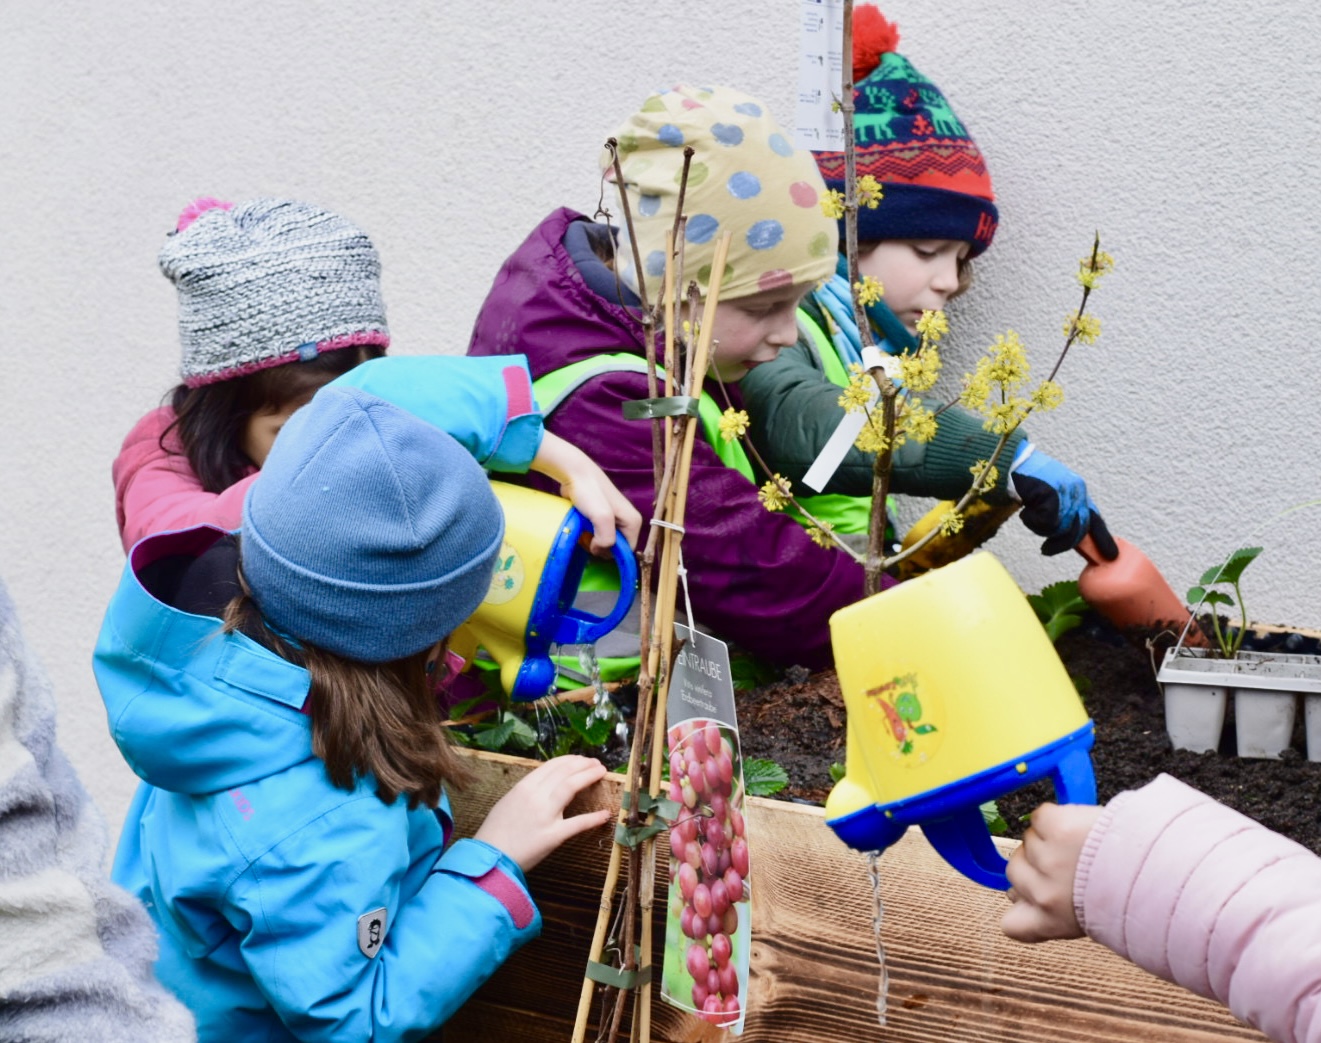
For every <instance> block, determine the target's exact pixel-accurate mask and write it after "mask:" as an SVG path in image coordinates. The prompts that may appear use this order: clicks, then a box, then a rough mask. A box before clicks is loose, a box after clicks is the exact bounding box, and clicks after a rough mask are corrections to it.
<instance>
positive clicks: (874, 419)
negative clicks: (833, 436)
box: [853, 413, 902, 453]
mask: <svg viewBox="0 0 1321 1043" xmlns="http://www.w3.org/2000/svg"><path fill="white" fill-rule="evenodd" d="M881 424H882V421H881V416H880V414H879V413H872V414H871V415H869V416H868V417H867V423H866V424H865V425H863V428H862V430H861V431H860V432H859V433H858V437H857V438H855V439H854V440H853V444H854V445H855V446H857V447H858V448H859V449H861V450H862V451H863V452H864V453H880V452H884V451H885V448H886V446H888V445H889V444H890V443H889V442H888V441H887V440H886V438H885V431H884V429H883V428H882V426H881ZM900 441H902V439H901V437H900V436H898V435H896V436H895V442H896V443H899V442H900Z"/></svg>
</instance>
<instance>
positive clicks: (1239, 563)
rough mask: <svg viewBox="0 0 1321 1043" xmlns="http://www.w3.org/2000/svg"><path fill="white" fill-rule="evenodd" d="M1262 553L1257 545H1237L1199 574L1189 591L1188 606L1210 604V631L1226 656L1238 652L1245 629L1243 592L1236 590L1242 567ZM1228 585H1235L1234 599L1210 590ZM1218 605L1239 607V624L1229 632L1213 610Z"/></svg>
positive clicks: (1245, 618) (1246, 621)
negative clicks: (1226, 555) (1219, 562)
mask: <svg viewBox="0 0 1321 1043" xmlns="http://www.w3.org/2000/svg"><path fill="white" fill-rule="evenodd" d="M1260 553H1261V548H1260V547H1240V548H1239V549H1238V550H1236V551H1234V553H1233V554H1231V555H1230V556H1229V557H1228V559H1226V561H1225V562H1224V564H1222V565H1217V566H1215V567H1214V568H1210V569H1207V570H1206V571H1205V572H1204V573H1202V578H1201V579H1200V580H1199V581H1198V584H1197V586H1195V587H1191V588H1189V590H1188V603H1189V604H1190V605H1194V606H1196V605H1209V606H1211V630H1212V632H1213V634H1214V636H1215V640H1216V646H1217V647H1218V648H1219V650H1220V654H1221V655H1223V656H1224V657H1225V658H1226V659H1233V658H1234V656H1236V655H1237V654H1238V650H1239V649H1240V648H1242V647H1243V637H1244V635H1245V634H1246V633H1247V629H1248V614H1247V610H1246V609H1245V608H1244V605H1243V591H1242V590H1240V589H1239V585H1238V584H1239V579H1240V578H1241V577H1242V575H1243V570H1244V569H1245V568H1247V567H1248V566H1249V565H1251V564H1252V562H1253V560H1254V559H1255V558H1256V557H1257V555H1258V554H1260ZM1221 585H1224V586H1230V587H1233V588H1234V596H1235V597H1237V598H1238V601H1237V602H1235V601H1234V598H1233V597H1231V596H1230V595H1229V594H1227V593H1225V592H1224V591H1223V590H1212V589H1210V588H1212V587H1215V586H1221ZM1217 605H1227V606H1229V607H1230V608H1234V607H1235V606H1236V605H1237V607H1238V610H1239V625H1238V626H1237V627H1236V628H1234V629H1233V630H1232V631H1231V630H1230V629H1229V628H1228V626H1226V627H1225V629H1223V630H1222V629H1221V627H1220V613H1219V612H1218V611H1217V610H1216V606H1217Z"/></svg>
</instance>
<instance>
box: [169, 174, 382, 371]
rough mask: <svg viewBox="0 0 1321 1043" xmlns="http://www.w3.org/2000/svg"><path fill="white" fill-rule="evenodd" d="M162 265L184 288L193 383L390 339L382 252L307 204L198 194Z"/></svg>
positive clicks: (183, 324)
mask: <svg viewBox="0 0 1321 1043" xmlns="http://www.w3.org/2000/svg"><path fill="white" fill-rule="evenodd" d="M159 261H160V267H161V271H162V272H164V273H165V274H166V276H168V277H169V279H170V281H171V282H173V283H174V285H175V287H176V288H177V289H178V291H179V338H180V340H181V342H182V346H183V361H182V365H181V367H180V375H181V377H182V379H183V382H184V383H185V384H187V385H188V386H189V387H198V386H200V385H202V384H212V383H215V382H216V381H219V380H227V379H229V378H230V377H238V376H243V375H244V374H247V373H252V372H255V371H256V370H259V369H266V368H267V367H270V366H278V365H281V364H283V363H286V362H299V361H308V360H310V359H313V358H316V356H317V355H318V354H320V353H321V352H323V351H333V350H335V349H337V348H348V347H354V346H356V345H370V344H375V345H380V346H381V347H385V346H387V345H388V344H389V343H390V332H389V329H388V328H387V326H386V324H385V303H384V302H383V301H382V299H381V262H380V258H379V257H378V256H377V254H376V248H375V247H374V246H372V243H371V240H370V239H368V238H367V236H366V234H365V233H364V232H363V231H362V230H361V229H359V228H358V227H356V226H355V225H353V224H351V223H350V222H348V221H346V220H345V219H344V218H342V217H340V216H339V215H338V214H334V213H331V212H330V211H329V210H323V209H321V208H320V207H317V206H313V205H311V204H310V203H299V202H295V201H293V200H288V199H254V200H252V201H250V202H247V203H238V204H234V203H225V202H221V201H220V200H216V199H199V200H197V201H196V202H194V203H192V204H190V205H189V206H188V208H187V209H185V210H184V212H183V213H182V214H181V215H180V217H179V222H178V227H177V229H176V230H175V232H174V233H172V234H171V235H170V237H169V239H168V240H166V243H165V246H164V247H162V249H161V252H160V257H159Z"/></svg>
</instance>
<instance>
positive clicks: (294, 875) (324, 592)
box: [94, 360, 610, 1043]
mask: <svg viewBox="0 0 1321 1043" xmlns="http://www.w3.org/2000/svg"><path fill="white" fill-rule="evenodd" d="M456 361H462V362H467V364H468V365H469V366H472V365H474V363H472V362H470V361H467V360H456ZM452 401H453V402H455V403H456V404H455V405H454V407H453V408H454V409H456V410H462V409H463V408H464V405H463V403H464V402H465V401H471V398H470V397H469V398H465V396H464V395H463V394H461V393H457V392H456V394H455V395H454V396H453V398H452ZM405 404H406V403H405ZM533 417H534V420H535V426H536V428H537V432H534V433H533V437H528V432H527V430H526V425H527V424H528V423H532V421H524V423H523V425H521V426H523V427H524V430H523V431H521V432H519V431H518V430H516V429H517V428H519V427H520V424H518V423H514V424H509V423H507V418H506V417H503V416H500V417H492V418H491V419H490V421H489V422H488V424H487V425H486V426H487V430H486V431H485V432H478V433H477V435H476V436H474V437H473V438H472V439H471V440H465V443H464V444H463V445H461V444H460V443H459V442H457V441H456V440H455V439H454V438H452V437H451V436H450V435H448V434H446V433H444V432H443V431H442V430H441V429H440V427H438V426H436V425H435V424H433V423H428V422H426V421H425V420H423V419H420V418H419V417H418V416H417V415H414V413H413V412H408V411H405V409H403V408H400V406H399V405H394V404H392V403H391V402H388V401H386V400H385V399H384V398H381V397H378V396H377V395H375V394H372V393H370V392H369V391H367V390H365V389H364V388H363V387H361V386H358V385H357V384H355V383H354V382H353V381H352V380H341V381H338V382H335V383H332V384H329V385H327V386H326V387H324V388H322V389H321V390H320V391H318V392H317V394H316V395H315V396H314V398H313V399H312V401H311V402H310V403H309V404H308V405H307V406H305V407H304V408H303V409H301V410H299V411H298V412H297V413H296V414H295V415H294V416H293V417H292V418H291V419H290V420H289V421H288V422H287V423H286V425H285V427H284V429H283V431H282V432H281V434H280V436H279V438H278V439H277V440H276V442H275V445H274V448H273V449H272V451H271V453H270V455H269V457H268V458H267V459H266V462H265V465H264V467H263V468H262V471H261V476H260V478H259V479H258V480H257V481H256V482H255V483H254V484H253V486H252V488H251V489H250V490H249V492H248V495H247V498H246V501H245V503H244V508H243V523H242V528H241V529H240V530H239V531H238V532H237V533H226V532H225V531H224V530H221V529H216V528H211V527H208V526H203V527H199V528H193V529H188V530H184V531H181V532H172V533H163V534H160V535H156V536H151V537H148V538H147V539H145V540H143V541H141V542H140V543H138V544H137V545H136V546H135V547H134V548H133V550H132V552H131V553H130V556H129V561H128V564H127V567H126V570H125V573H124V577H123V580H122V582H121V584H120V587H119V589H118V591H117V592H116V593H115V595H114V598H113V600H112V601H111V604H110V607H109V609H108V611H107V614H106V618H105V623H104V625H103V628H102V632H101V636H100V639H99V641H98V644H97V649H96V656H95V664H94V665H95V670H96V675H97V680H98V683H99V685H100V688H101V692H102V696H103V698H104V700H105V704H106V709H107V712H108V716H109V723H110V727H111V731H112V734H113V736H114V738H115V741H116V742H117V743H118V744H119V747H120V750H121V751H122V752H123V754H124V756H125V758H126V759H127V760H128V762H129V764H130V765H131V766H132V767H133V769H134V771H136V772H137V773H138V775H139V776H141V778H142V779H144V780H145V781H144V785H143V786H141V787H140V789H139V791H138V793H137V795H136V797H135V799H134V803H133V806H132V808H131V810H130V812H129V817H128V821H127V823H126V826H125V829H124V833H123V837H122V839H121V841H120V845H119V850H118V853H117V856H116V860H115V866H114V871H113V875H114V878H115V880H116V881H117V882H118V883H120V884H122V885H123V886H125V887H127V888H128V889H129V890H130V891H131V892H133V893H134V894H136V895H137V896H138V897H139V898H141V900H142V901H143V903H144V904H145V905H146V906H147V908H148V910H149V911H150V913H151V916H152V918H153V919H154V921H155V923H156V925H157V928H158V930H159V932H160V940H161V955H160V960H159V962H158V964H157V973H158V975H159V976H160V978H161V980H162V981H163V982H164V983H165V984H166V985H167V986H169V987H170V988H171V989H172V990H173V991H174V992H175V993H176V994H177V995H178V996H179V997H180V998H181V999H182V1000H183V1001H184V1002H185V1003H186V1004H187V1005H188V1006H189V1007H190V1008H191V1009H192V1010H193V1012H194V1014H195V1015H196V1018H197V1023H198V1030H199V1037H200V1038H201V1039H202V1040H204V1041H206V1040H214V1041H220V1040H224V1041H226V1043H228V1041H231V1040H239V1039H241V1040H263V1041H277V1040H279V1041H286V1040H367V1039H370V1040H373V1041H386V1040H417V1039H420V1038H422V1037H423V1036H425V1035H426V1034H427V1033H428V1032H430V1031H432V1030H434V1029H435V1028H436V1027H437V1026H439V1025H441V1024H442V1023H443V1022H444V1021H445V1020H446V1019H447V1018H448V1017H449V1016H450V1015H451V1014H452V1013H453V1012H454V1011H455V1010H456V1009H457V1008H458V1007H459V1006H460V1005H461V1004H462V1003H463V1002H464V1001H465V1000H466V999H467V998H468V996H469V995H470V994H471V993H472V992H473V990H474V989H476V988H477V987H478V986H479V985H480V984H481V983H482V982H483V981H484V980H485V979H486V978H487V977H488V976H489V975H490V974H491V973H492V972H493V971H494V970H495V969H496V968H497V967H499V966H500V964H501V963H502V962H503V961H504V960H505V959H506V958H507V957H508V956H509V955H510V953H512V952H513V951H514V950H515V949H516V948H518V947H519V946H520V945H522V944H523V943H524V942H526V941H528V940H529V939H530V938H532V937H534V936H535V935H536V934H537V933H538V930H539V928H540V922H541V921H540V915H539V913H538V912H537V908H536V906H535V904H534V903H533V901H532V898H531V896H530V895H529V893H528V890H527V885H526V882H525V880H524V876H523V873H524V871H525V870H527V869H528V868H530V867H531V866H533V865H535V864H536V863H537V862H539V861H540V860H541V859H542V858H543V857H545V856H546V854H548V853H549V852H550V851H552V850H553V849H554V848H555V847H557V846H558V845H559V844H561V843H562V842H564V841H565V840H566V839H568V838H569V837H571V836H574V835H576V834H578V833H581V832H583V831H585V830H588V829H591V828H593V827H596V826H600V825H603V824H604V823H605V822H606V821H607V819H608V818H609V816H610V813H609V811H608V810H600V811H595V812H591V813H587V814H581V815H573V816H566V814H565V809H566V807H567V806H568V804H569V802H570V801H571V800H572V799H573V798H574V796H575V795H576V794H578V793H579V792H581V791H582V790H583V789H584V788H585V787H587V786H589V785H591V784H592V783H594V782H596V781H597V780H598V779H600V778H601V776H602V775H603V774H604V772H605V769H604V767H603V766H602V765H601V764H600V763H598V762H596V761H594V760H591V759H588V758H584V757H562V758H558V759H556V760H552V761H549V762H547V763H546V764H544V765H542V766H541V767H540V768H538V769H537V770H536V771H534V772H532V773H531V774H530V775H528V776H527V777H526V779H525V780H524V781H523V782H521V783H519V784H518V785H517V786H515V787H514V788H513V789H512V790H510V792H509V793H508V794H507V795H506V796H505V797H504V798H503V799H501V800H500V801H499V802H498V803H497V804H496V805H495V806H494V807H493V808H492V809H491V811H490V813H489V814H488V816H487V817H486V819H485V821H484V822H483V824H482V826H481V827H480V829H478V831H477V833H476V835H475V836H474V837H473V838H472V839H469V840H459V841H457V842H455V843H452V844H451V843H449V840H450V836H449V834H450V832H451V828H452V819H451V816H450V811H449V805H448V802H447V800H446V796H445V787H446V786H447V785H449V784H453V783H462V782H463V781H464V779H465V775H466V773H465V770H464V767H463V765H462V763H461V762H460V761H459V760H458V758H456V756H455V754H454V752H453V749H452V747H451V746H450V745H449V743H448V742H447V739H446V734H445V729H444V727H443V725H442V714H441V712H440V710H439V709H438V706H437V700H436V697H435V691H434V687H435V681H436V680H437V678H438V677H439V676H440V675H441V674H442V673H443V667H440V666H438V664H442V663H443V662H444V650H445V638H446V636H447V635H448V634H449V633H450V632H451V631H452V630H453V629H454V628H455V627H456V626H457V625H458V624H459V623H461V622H462V621H463V620H464V619H466V618H467V617H468V616H469V615H470V614H471V613H472V612H473V610H474V609H475V608H476V606H477V605H478V604H479V603H480V602H481V600H482V599H483V597H484V596H485V594H486V592H487V589H488V585H489V583H490V578H491V572H492V566H493V563H494V561H495V558H496V554H497V552H498V550H499V548H500V545H501V540H502V537H503V531H504V523H503V517H502V514H501V511H500V507H499V505H498V503H497V501H496V499H495V497H494V495H493V494H492V492H491V489H490V485H489V483H488V481H487V478H486V475H485V474H484V472H483V470H482V468H481V466H479V465H478V464H477V463H476V462H475V460H474V459H473V456H474V455H477V456H480V457H481V458H482V459H483V460H484V461H485V462H486V463H487V465H488V466H495V467H497V468H503V469H511V470H519V469H526V467H527V466H528V464H529V462H530V457H531V455H532V454H533V453H534V452H535V450H536V448H537V445H538V441H539V439H538V438H537V437H535V434H536V433H539V425H540V418H539V417H536V416H535V414H533ZM459 426H462V425H459ZM469 433H471V432H469ZM502 446H503V450H502ZM510 446H513V447H514V449H513V450H512V452H513V454H514V456H515V457H521V458H511V457H510V456H509V455H508V454H509V453H510V452H511V450H510Z"/></svg>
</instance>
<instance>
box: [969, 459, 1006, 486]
mask: <svg viewBox="0 0 1321 1043" xmlns="http://www.w3.org/2000/svg"><path fill="white" fill-rule="evenodd" d="M968 470H969V471H970V472H971V473H972V476H973V479H974V480H976V479H978V478H980V479H981V481H980V482H978V484H977V488H979V489H981V490H987V489H994V488H995V487H996V485H997V484H998V483H999V481H1000V468H998V467H994V466H991V467H988V466H987V463H986V461H985V460H978V461H977V462H976V463H975V464H973V465H972V466H971V467H969V468H968ZM983 471H984V472H986V473H985V474H983V473H982V472H983Z"/></svg>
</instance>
